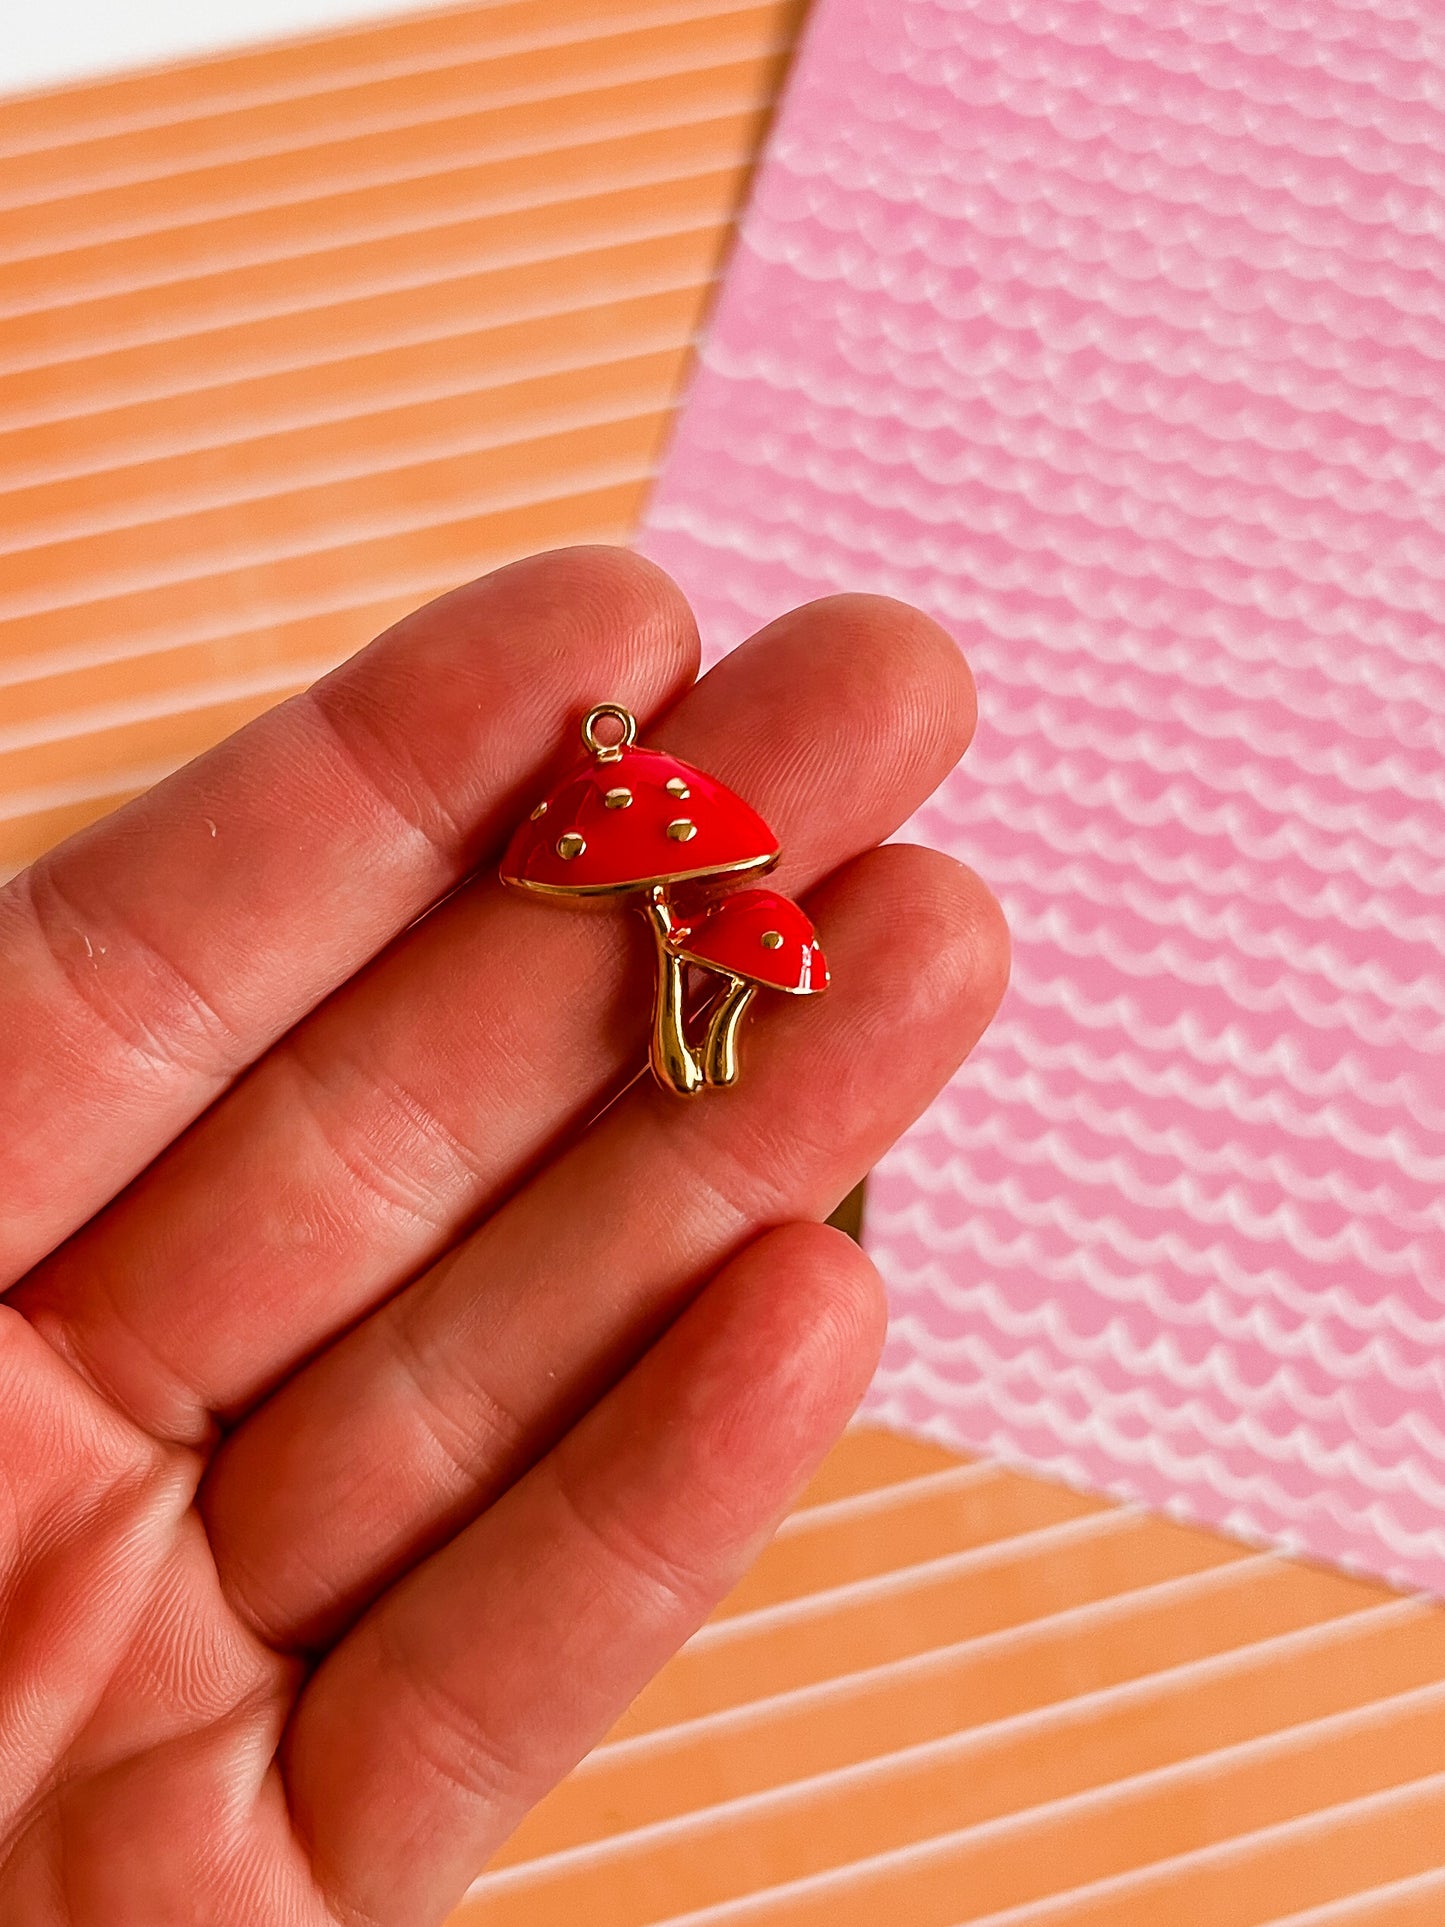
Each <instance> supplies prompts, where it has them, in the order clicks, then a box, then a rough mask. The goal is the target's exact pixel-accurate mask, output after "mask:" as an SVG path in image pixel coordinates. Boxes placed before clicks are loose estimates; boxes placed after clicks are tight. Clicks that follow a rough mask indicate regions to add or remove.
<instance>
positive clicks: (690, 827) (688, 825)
mask: <svg viewBox="0 0 1445 1927" xmlns="http://www.w3.org/2000/svg"><path fill="white" fill-rule="evenodd" d="M667 834H668V835H669V836H670V837H671V838H672V840H673V842H674V843H691V841H692V839H693V838H694V837H695V836H696V835H697V825H696V823H694V822H693V820H692V818H691V817H688V816H675V817H674V818H673V819H672V821H671V822H670V823H669V824H668V826H667Z"/></svg>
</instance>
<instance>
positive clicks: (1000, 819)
mask: <svg viewBox="0 0 1445 1927" xmlns="http://www.w3.org/2000/svg"><path fill="white" fill-rule="evenodd" d="M644 546H645V547H646V548H647V550H648V551H649V552H650V553H651V554H652V555H654V556H655V557H657V558H658V560H660V561H661V562H662V563H663V564H664V565H665V566H666V567H668V568H670V569H671V570H672V571H673V572H674V573H675V574H676V575H677V576H678V577H679V578H680V580H681V581H682V582H683V584H684V586H685V587H686V588H687V589H688V590H689V592H690V593H691V595H692V596H693V599H694V601H695V602H696V603H697V605H698V607H699V611H700V614H701V617H702V620H703V624H704V633H705V635H706V636H707V638H708V642H709V646H710V648H711V650H712V652H713V654H717V653H720V652H721V651H723V650H725V649H726V648H728V647H729V646H731V644H733V643H734V642H735V641H737V640H738V639H739V638H740V637H741V636H742V635H743V634H744V633H745V632H746V631H748V630H749V629H751V628H752V627H753V626H754V625H755V624H756V623H757V622H759V621H760V620H763V619H765V618H767V617H769V616H771V615H773V614H774V613H776V612H777V611H779V610H780V609H782V608H784V607H785V606H787V605H789V604H792V603H794V602H796V601H799V600H801V599H803V598H805V597H807V596H810V595H813V594H815V593H817V592H820V591H822V590H825V589H828V588H833V587H843V586H846V587H866V588H872V589H878V590H883V591H887V592H890V593H892V594H895V595H899V596H904V597H908V598H910V599H912V600H915V601H917V602H920V603H922V604H923V605H925V606H926V607H927V608H929V609H931V610H933V611H934V612H935V613H936V614H937V615H939V616H940V617H941V618H942V619H943V620H945V621H946V622H947V623H948V624H949V625H950V626H951V627H952V628H953V629H954V630H955V631H956V632H957V633H958V634H959V636H960V637H961V638H962V639H963V641H964V642H965V644H966V646H967V648H968V650H969V653H970V656H971V658H972V660H973V662H974V665H975V668H976V670H977V674H978V680H979V685H980V689H981V694H982V702H983V715H984V723H983V726H982V729H981V731H980V735H979V739H978V742H977V745H976V747H975V749H974V751H973V752H972V754H971V756H970V758H969V760H968V762H967V764H966V765H965V767H964V768H963V769H962V770H961V771H960V772H959V773H958V774H957V775H956V776H955V777H954V778H953V779H952V780H951V781H950V782H949V783H948V784H947V785H946V786H945V788H944V789H943V791H942V792H941V793H940V794H939V795H938V796H937V797H936V798H935V799H934V801H933V802H932V803H931V804H930V805H929V806H928V808H927V809H925V810H924V811H923V812H922V814H921V816H920V818H919V819H918V822H917V824H916V826H915V827H916V829H917V831H918V833H919V834H921V835H922V836H924V837H926V838H928V839H931V840H933V841H936V842H938V843H941V844H943V845H945V846H946V847H947V848H949V849H951V850H953V851H955V852H956V853H958V854H959V855H960V856H964V857H966V858H967V859H968V860H969V861H971V862H972V863H974V864H975V865H976V866H977V867H978V868H979V869H980V870H981V871H982V872H983V873H984V874H985V875H986V876H987V877H988V878H989V879H990V881H991V882H992V883H993V884H994V886H995V887H996V888H997V889H998V890H999V892H1000V894H1001V896H1002V897H1003V899H1004V901H1005V903H1006V905H1007V908H1008V911H1009V915H1010V918H1011V921H1012V924H1013V928H1014V931H1015V934H1016V940H1017V964H1016V971H1015V981H1014V986H1013V989H1012V990H1011V992H1010V995H1009V998H1008V1001H1007V1003H1006V1005H1005V1008H1004V1011H1003V1014H1002V1016H1001V1019H1000V1021H999V1023H998V1025H997V1027H996V1028H995V1030H994V1031H993V1033H992V1034H991V1036H990V1037H989V1038H988V1039H987V1040H986V1042H985V1044H984V1046H983V1047H982V1048H981V1049H980V1051H979V1052H978V1053H977V1054H976V1056H975V1058H974V1060H973V1062H972V1063H971V1064H970V1066H969V1067H968V1068H967V1070H966V1071H965V1073H964V1074H963V1075H962V1076H961V1077H960V1078H959V1079H958V1081H957V1083H956V1084H955V1085H954V1087H953V1088H951V1089H950V1090H949V1091H948V1092H947V1093H946V1095H945V1096H944V1098H943V1099H942V1100H941V1101H940V1103H939V1104H938V1105H937V1106H936V1107H935V1108H934V1110H933V1111H932V1112H931V1113H930V1114H929V1116H928V1117H927V1118H925V1119H924V1120H923V1121H922V1123H921V1124H920V1125H919V1126H918V1127H917V1128H916V1129H915V1130H914V1131H913V1132H912V1134H911V1135H910V1136H909V1137H908V1138H907V1140H906V1141H905V1142H904V1143H903V1144H902V1145H900V1147H899V1148H898V1150H897V1151H896V1152H895V1153H894V1154H893V1155H892V1156H891V1157H890V1158H889V1159H888V1161H887V1163H886V1164H885V1165H884V1167H883V1169H882V1170H881V1172H880V1173H879V1175H878V1178H877V1181H876V1184H875V1186H874V1190H873V1194H872V1199H871V1205H870V1209H871V1241H872V1246H873V1250H874V1252H875V1254H876V1256H877V1257H878V1259H879V1261H880V1263H881V1264H882V1266H883V1268H884V1270H885V1273H886V1275H887V1277H888V1279H889V1283H890V1287H891V1290H892V1293H893V1299H894V1311H895V1316H894V1322H893V1329H892V1336H891V1339H890V1342H889V1346H888V1351H887V1355H886V1358H885V1361H884V1364H883V1368H882V1371H881V1372H880V1375H879V1378H878V1380H877V1383H876V1385H875V1387H874V1390H873V1393H872V1407H873V1410H874V1411H875V1413H877V1414H879V1415H880V1416H882V1417H884V1418H886V1419H888V1420H891V1421H893V1422H895V1423H900V1424H903V1425H906V1426H910V1427H913V1428H916V1429H921V1430H924V1431H927V1432H931V1433H934V1434H936V1435H937V1436H940V1437H942V1438H944V1439H947V1440H949V1441H953V1442H956V1443H959V1444H962V1445H966V1446H971V1447H975V1448H979V1447H981V1448H983V1449H985V1450H987V1451H989V1452H992V1453H995V1454H998V1455H1001V1456H1003V1457H1006V1458H1011V1459H1021V1460H1024V1461H1026V1462H1028V1463H1029V1464H1031V1465H1033V1466H1035V1467H1039V1468H1042V1469H1044V1470H1046V1471H1048V1472H1050V1473H1053V1474H1056V1475H1059V1476H1062V1477H1063V1478H1065V1479H1068V1480H1071V1481H1082V1482H1086V1483H1089V1484H1092V1485H1096V1486H1099V1487H1102V1488H1104V1489H1106V1490H1108V1491H1110V1492H1115V1493H1120V1494H1125V1495H1128V1496H1130V1497H1135V1498H1142V1499H1144V1500H1146V1501H1148V1502H1150V1503H1153V1504H1158V1505H1164V1506H1167V1507H1168V1508H1170V1509H1171V1510H1173V1511H1178V1512H1183V1513H1186V1514H1188V1515H1189V1516H1192V1517H1195V1518H1198V1519H1202V1520H1205V1521H1208V1522H1210V1523H1213V1524H1216V1525H1220V1526H1223V1527H1225V1528H1227V1529H1230V1530H1233V1531H1235V1532H1238V1533H1240V1534H1243V1535H1245V1536H1247V1537H1251V1538H1260V1539H1265V1540H1269V1541H1272V1542H1276V1543H1282V1544H1284V1545H1286V1546H1288V1547H1290V1548H1292V1549H1297V1550H1305V1551H1308V1552H1310V1553H1313V1554H1316V1555H1320V1556H1323V1557H1326V1558H1329V1559H1331V1560H1336V1561H1340V1562H1342V1563H1345V1564H1347V1565H1350V1566H1356V1567H1361V1568H1365V1569H1368V1570H1371V1571H1374V1572H1377V1573H1379V1574H1382V1575H1384V1576H1385V1577H1387V1578H1390V1579H1393V1580H1396V1581H1399V1582H1404V1583H1409V1584H1415V1585H1421V1586H1425V1587H1429V1588H1432V1589H1434V1590H1436V1591H1445V1370H1442V1359H1445V639H1442V621H1441V619H1442V614H1445V13H1442V11H1441V10H1440V9H1439V7H1438V6H1437V5H1436V4H1435V0H1356V3H1354V4H1351V3H1350V0H947V3H945V0H821V4H820V5H819V7H818V11H817V14H816V17H815V20H814V23H813V25H812V28H811V30H810V36H809V38H808V41H807V43H806V46H805V50H804V54H803V56H802V59H801V62H800V65H799V68H798V71H797V73H796V76H795V79H794V83H793V86H792V90H791V93H790V95H789V98H788V101H787V104H786V108H785V111H784V114H783V117H782V120H781V124H780V127H779V129H778V131H777V133H776V135H775V137H774V140H773V144H772V148H771V153H770V157H769V160H768V162H767V164H766V167H765V169H764V171H763V174H762V177H761V181H760V184H759V186H758V189H757V192H756V196H755V201H754V205H753V207H752V210H751V213H750V216H749V219H748V221H747V223H746V227H745V232H744V238H743V240H742V243H741V245H740V248H739V250H738V253H737V256H736V259H735V260H734V263H733V266H732V270H731V274H730V277H729V279H728V282H727V287H726V292H725V295H724V297H723V300H722V302H721V306H720V309H719V312H718V314H717V317H716V320H715V323H714V326H713V329H712V333H711V337H710V339H709V341H708V344H707V346H706V350H705V352H704V355H703V358H702V367H701V372H700V375H699V379H698V381H697V385H696V389H695V392H694V394H693V396H692V399H691V403H690V406H689V408H688V410H687V413H686V416H685V419H684V424H683V427H682V429H681V432H680V436H679V439H678V441H677V444H676V446H675V448H674V450H673V453H672V457H671V461H670V464H669V466H668V468H667V470H666V473H665V477H664V480H663V482H662V485H661V487H660V489H659V492H658V494H657V497H656V500H655V502H654V504H653V507H652V510H651V516H650V526H649V530H648V533H647V535H646V538H645V541H644Z"/></svg>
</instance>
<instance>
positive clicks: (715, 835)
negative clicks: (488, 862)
mask: <svg viewBox="0 0 1445 1927" xmlns="http://www.w3.org/2000/svg"><path fill="white" fill-rule="evenodd" d="M777 860H778V839H777V838H776V837H775V836H774V835H773V833H772V831H771V830H770V829H769V828H768V826H767V824H766V823H764V821H763V819H762V818H761V817H760V816H759V815H758V813H757V811H756V810H754V809H751V808H750V807H749V806H748V804H746V803H745V802H744V801H743V800H742V798H741V797H740V796H737V795H735V794H734V792H733V791H732V790H730V789H729V788H728V787H727V785H726V784H725V783H719V782H718V780H717V778H716V777H713V776H705V775H704V774H703V772H702V771H701V770H697V769H694V768H693V767H692V765H691V764H690V763H683V762H680V761H679V760H678V758H677V757H676V756H669V755H668V754H667V753H666V752H665V751H664V750H660V749H633V748H631V747H625V748H618V749H614V750H613V751H611V752H610V754H609V755H607V756H606V757H605V758H593V759H592V760H590V761H588V762H586V763H584V764H583V765H582V766H581V767H580V768H579V769H576V770H574V771H573V772H572V774H571V775H570V776H567V777H565V778H564V779H563V780H562V782H561V783H559V784H558V786H557V788H556V789H555V790H554V791H553V792H552V794H551V795H550V796H549V797H548V798H547V799H546V801H545V802H542V803H539V804H538V805H537V808H536V809H535V810H534V811H533V812H532V815H531V816H530V818H529V819H528V820H527V822H525V823H523V824H522V826H521V828H520V829H519V830H518V831H517V833H516V835H515V836H514V837H513V838H512V841H511V843H510V844H509V845H508V847H507V853H506V855H505V856H504V857H503V859H502V866H501V869H502V881H503V882H504V883H511V884H515V885H516V886H517V887H518V888H519V889H523V890H540V891H543V892H546V893H549V894H558V895H564V896H616V895H621V894H623V893H625V892H629V891H638V890H646V889H650V888H651V887H652V886H654V885H656V884H672V883H685V882H692V881H696V880H699V879H701V878H704V877H721V876H738V875H741V874H743V873H745V872H748V871H761V870H767V869H770V868H771V866H772V865H773V864H774V863H776V862H777Z"/></svg>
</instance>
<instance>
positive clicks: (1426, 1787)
mask: <svg viewBox="0 0 1445 1927" xmlns="http://www.w3.org/2000/svg"><path fill="white" fill-rule="evenodd" d="M1436 1794H1438V1795H1441V1796H1445V1773H1434V1774H1430V1775H1428V1776H1427V1777H1426V1778H1425V1779H1422V1780H1412V1781H1411V1782H1410V1783H1409V1784H1408V1785H1406V1786H1403V1787H1391V1788H1389V1789H1388V1791H1386V1792H1384V1793H1369V1794H1364V1795H1362V1796H1361V1797H1360V1798H1359V1799H1357V1800H1344V1801H1341V1802H1340V1804H1339V1805H1338V1806H1333V1807H1325V1808H1320V1809H1317V1810H1316V1811H1315V1812H1313V1813H1308V1814H1302V1815H1300V1816H1298V1817H1297V1818H1295V1819H1292V1820H1284V1821H1280V1822H1279V1823H1278V1824H1277V1825H1275V1826H1271V1827H1261V1828H1259V1829H1258V1830H1257V1831H1256V1832H1254V1833H1249V1834H1237V1835H1236V1836H1235V1837H1234V1838H1233V1839H1232V1840H1228V1841H1220V1842H1217V1843H1216V1844H1214V1845H1212V1846H1209V1847H1201V1848H1198V1849H1196V1850H1195V1851H1194V1852H1192V1853H1188V1854H1180V1855H1177V1856H1175V1858H1173V1859H1172V1860H1164V1861H1155V1862H1154V1864H1153V1865H1152V1866H1150V1867H1141V1868H1138V1869H1134V1870H1131V1871H1130V1872H1129V1873H1126V1874H1118V1875H1115V1876H1114V1877H1113V1878H1111V1879H1109V1880H1103V1881H1096V1882H1094V1883H1093V1885H1092V1886H1086V1887H1078V1888H1073V1889H1070V1890H1069V1891H1068V1892H1067V1893H1065V1894H1050V1895H1048V1896H1047V1897H1046V1898H1044V1899H1041V1900H1037V1901H1029V1902H1027V1903H1025V1904H1024V1905H1023V1906H1022V1907H1011V1908H1007V1909H1005V1910H1004V1911H1003V1912H1002V1913H992V1914H987V1915H975V1916H974V1917H973V1918H972V1919H971V1920H968V1921H966V1922H960V1923H959V1924H958V1927H1034V1923H1038V1927H1045V1923H1046V1921H1047V1918H1048V1914H1047V1911H1046V1910H1050V1909H1057V1908H1058V1907H1059V1906H1060V1905H1061V1904H1063V1902H1064V1901H1066V1900H1068V1901H1072V1900H1074V1899H1076V1898H1077V1899H1087V1898H1089V1897H1090V1896H1091V1895H1092V1894H1094V1893H1100V1894H1106V1895H1107V1894H1110V1893H1114V1892H1120V1893H1127V1892H1129V1891H1130V1890H1132V1889H1134V1888H1137V1887H1140V1886H1143V1885H1144V1884H1146V1882H1147V1881H1148V1880H1149V1879H1150V1878H1151V1877H1157V1876H1158V1875H1159V1873H1160V1872H1161V1871H1164V1870H1169V1869H1173V1868H1175V1867H1179V1868H1185V1869H1186V1870H1187V1869H1188V1868H1189V1867H1192V1866H1196V1865H1198V1866H1208V1865H1210V1864H1219V1863H1221V1862H1223V1863H1226V1864H1227V1863H1228V1861H1229V1860H1230V1859H1233V1858H1243V1857H1244V1855H1245V1854H1246V1853H1253V1852H1257V1851H1258V1850H1259V1848H1260V1847H1261V1846H1262V1845H1263V1846H1266V1847H1267V1846H1269V1845H1273V1844H1275V1843H1276V1842H1281V1841H1287V1840H1291V1839H1299V1838H1305V1839H1308V1838H1309V1837H1310V1835H1311V1834H1314V1833H1318V1834H1320V1835H1328V1834H1329V1832H1330V1831H1331V1830H1332V1829H1333V1828H1335V1827H1336V1826H1338V1825H1339V1823H1340V1821H1341V1820H1342V1819H1348V1818H1359V1817H1361V1816H1369V1815H1373V1814H1380V1815H1386V1814H1389V1813H1391V1812H1395V1811H1398V1810H1399V1809H1401V1808H1408V1807H1409V1806H1410V1805H1411V1803H1412V1802H1415V1801H1419V1800H1422V1799H1425V1798H1428V1797H1430V1796H1431V1795H1436ZM1054 1804H1055V1806H1057V1807H1059V1808H1062V1807H1065V1806H1069V1805H1076V1804H1077V1805H1082V1804H1083V1802H1082V1801H1080V1802H1074V1801H1058V1802H1055V1803H1054ZM1035 1811H1036V1812H1043V1811H1045V1809H1042V1808H1038V1809H1035ZM1013 1824H1014V1822H1013V1820H1012V1818H1010V1819H1009V1820H1008V1821H1006V1822H1005V1823H1003V1825H1002V1826H998V1827H995V1826H994V1825H993V1823H990V1824H989V1825H988V1826H987V1827H978V1828H965V1829H963V1830H962V1831H961V1832H959V1833H954V1834H943V1835H938V1836H936V1837H935V1838H933V1839H931V1840H917V1841H913V1842H910V1844H909V1845H908V1846H906V1847H893V1848H890V1849H889V1850H888V1851H887V1852H886V1853H879V1854H870V1855H869V1856H867V1857H866V1858H865V1859H862V1860H854V1861H850V1862H849V1863H848V1864H847V1865H846V1866H842V1867H830V1868H828V1869H827V1871H826V1872H823V1873H817V1874H808V1875H805V1876H804V1877H803V1878H802V1879H801V1880H790V1881H786V1882H783V1883H782V1884H781V1885H779V1886H776V1887H768V1888H766V1889H763V1890H761V1891H759V1892H757V1893H751V1894H745V1895H742V1896H740V1897H739V1898H738V1899H736V1900H725V1901H722V1902H720V1903H719V1904H717V1905H716V1906H710V1907H701V1908H696V1909H693V1910H692V1911H690V1912H688V1913H685V1914H669V1915H667V1916H666V1917H665V1918H663V1919H659V1920H657V1921H655V1922H653V1923H651V1927H745V1923H749V1922H754V1921H759V1920H767V1919H769V1918H770V1917H772V1916H774V1915H775V1912H776V1910H777V1908H778V1907H779V1905H780V1904H781V1905H786V1904H787V1903H788V1902H790V1901H793V1900H807V1899H810V1898H813V1897H814V1896H820V1895H826V1894H838V1893H843V1892H845V1891H846V1890H847V1889H848V1888H849V1887H851V1886H853V1885H854V1884H855V1883H856V1882H857V1881H859V1880H861V1879H867V1878H871V1877H874V1876H876V1875H879V1874H883V1875H887V1874H888V1873H890V1872H894V1871H897V1872H900V1873H901V1872H903V1871H905V1870H906V1869H907V1868H909V1867H916V1866H921V1865H925V1864H926V1863H927V1862H928V1861H929V1860H940V1859H946V1858H947V1857H948V1855H950V1854H951V1853H953V1852H955V1851H956V1850H957V1848H958V1847H960V1846H963V1845H967V1844H969V1842H970V1840H972V1839H976V1838H978V1837H980V1836H981V1835H983V1834H984V1833H986V1832H991V1831H1003V1830H1004V1829H1005V1827H1012V1826H1013ZM508 1871H510V1870H508ZM500 1877H501V1876H500V1875H499V1874H484V1875H483V1876H482V1878H481V1880H479V1881H478V1882H477V1883H476V1885H475V1886H474V1887H473V1888H472V1892H473V1893H485V1892H486V1891H487V1889H488V1887H489V1885H490V1883H491V1882H492V1881H494V1880H497V1879H499V1878H500ZM1061 1927H1062V1923H1061ZM1198 1927H1208V1923H1207V1922H1200V1923H1198Z"/></svg>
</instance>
